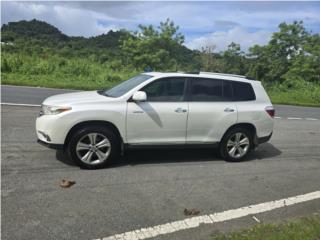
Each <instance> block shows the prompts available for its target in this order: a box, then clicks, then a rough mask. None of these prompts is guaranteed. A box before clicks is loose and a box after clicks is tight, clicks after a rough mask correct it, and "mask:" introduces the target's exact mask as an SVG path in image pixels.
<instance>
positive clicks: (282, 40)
mask: <svg viewBox="0 0 320 240" xmlns="http://www.w3.org/2000/svg"><path fill="white" fill-rule="evenodd" d="M309 35H310V34H309V33H308V32H307V31H306V30H305V28H304V26H303V22H297V21H295V22H293V23H292V24H286V23H281V24H280V25H279V31H278V32H275V33H273V35H272V38H271V40H270V42H269V44H268V45H267V46H263V47H261V46H254V47H252V48H251V49H250V54H249V56H250V57H252V58H254V59H255V60H254V61H252V64H251V66H250V70H249V74H250V75H253V77H256V78H259V79H262V80H265V81H267V82H275V81H280V82H283V81H284V80H285V77H284V75H285V74H286V73H287V72H288V71H289V69H290V67H291V66H292V65H293V63H294V62H295V61H296V59H297V58H299V56H301V54H304V53H303V49H304V46H305V44H306V43H307V39H308V36H309Z"/></svg>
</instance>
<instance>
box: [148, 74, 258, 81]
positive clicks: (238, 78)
mask: <svg viewBox="0 0 320 240" xmlns="http://www.w3.org/2000/svg"><path fill="white" fill-rule="evenodd" d="M144 74H148V75H152V76H154V77H205V78H216V79H225V80H234V81H242V82H248V81H252V80H253V79H249V78H247V77H246V76H242V75H235V74H226V73H215V72H194V73H193V72H191V73H188V72H145V73H144Z"/></svg>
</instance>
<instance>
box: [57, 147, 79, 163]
mask: <svg viewBox="0 0 320 240" xmlns="http://www.w3.org/2000/svg"><path fill="white" fill-rule="evenodd" d="M56 159H57V160H58V161H60V162H62V163H64V164H66V165H69V166H77V165H76V163H75V162H74V161H72V159H71V158H70V157H69V154H67V153H66V152H64V151H63V150H56Z"/></svg>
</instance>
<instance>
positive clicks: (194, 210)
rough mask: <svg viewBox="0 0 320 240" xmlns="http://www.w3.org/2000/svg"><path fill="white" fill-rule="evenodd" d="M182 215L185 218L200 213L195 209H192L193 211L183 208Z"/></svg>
mask: <svg viewBox="0 0 320 240" xmlns="http://www.w3.org/2000/svg"><path fill="white" fill-rule="evenodd" d="M183 213H184V215H186V216H195V215H198V214H199V213H200V211H199V210H197V209H194V208H193V209H186V208H185V209H184V211H183Z"/></svg>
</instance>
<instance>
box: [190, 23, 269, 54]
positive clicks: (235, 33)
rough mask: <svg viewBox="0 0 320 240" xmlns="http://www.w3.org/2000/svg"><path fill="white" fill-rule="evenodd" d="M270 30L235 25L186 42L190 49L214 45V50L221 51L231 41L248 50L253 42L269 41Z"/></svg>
mask: <svg viewBox="0 0 320 240" xmlns="http://www.w3.org/2000/svg"><path fill="white" fill-rule="evenodd" d="M271 35H272V32H269V31H265V30H259V31H255V32H250V31H248V30H247V29H245V28H243V27H235V28H232V29H230V30H227V31H216V32H213V33H211V34H208V35H205V36H201V37H198V38H195V39H193V40H191V41H190V42H187V43H186V46H187V47H189V48H191V49H201V48H202V47H205V46H212V45H214V46H215V47H216V49H215V51H216V52H219V51H223V50H225V49H227V48H228V45H229V44H230V43H231V42H235V43H238V44H240V46H241V49H242V50H244V51H248V48H250V47H251V46H253V45H255V44H259V45H265V44H267V43H268V42H269V40H270V37H271Z"/></svg>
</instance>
